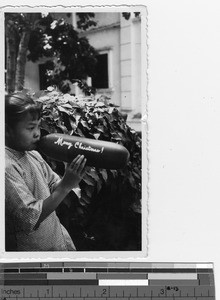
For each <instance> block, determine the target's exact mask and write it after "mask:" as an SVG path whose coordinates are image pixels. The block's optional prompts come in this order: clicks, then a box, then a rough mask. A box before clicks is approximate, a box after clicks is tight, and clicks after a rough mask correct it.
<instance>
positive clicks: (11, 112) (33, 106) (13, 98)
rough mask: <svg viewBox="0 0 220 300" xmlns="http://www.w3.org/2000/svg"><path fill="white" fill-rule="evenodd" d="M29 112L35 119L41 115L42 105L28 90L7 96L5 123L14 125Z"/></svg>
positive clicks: (10, 125)
mask: <svg viewBox="0 0 220 300" xmlns="http://www.w3.org/2000/svg"><path fill="white" fill-rule="evenodd" d="M28 113H30V114H31V115H32V116H33V118H34V119H40V117H41V105H40V104H39V103H37V102H36V101H35V100H34V99H33V98H32V96H31V95H30V94H29V93H28V92H22V91H21V92H15V93H13V94H8V95H6V96H5V123H6V124H7V125H8V126H9V127H14V126H15V125H16V124H17V123H18V122H19V121H21V120H22V119H23V118H24V117H25V116H26V115H27V114H28Z"/></svg>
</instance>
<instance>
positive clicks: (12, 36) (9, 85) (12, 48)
mask: <svg viewBox="0 0 220 300" xmlns="http://www.w3.org/2000/svg"><path fill="white" fill-rule="evenodd" d="M6 55H7V58H6V59H7V60H6V64H7V67H6V69H7V73H6V91H7V92H8V93H11V92H14V90H15V73H16V57H17V32H16V30H15V29H14V28H13V24H10V23H8V24H7V26H6Z"/></svg>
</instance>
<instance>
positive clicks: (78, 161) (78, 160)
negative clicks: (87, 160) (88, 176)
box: [70, 155, 84, 170]
mask: <svg viewBox="0 0 220 300" xmlns="http://www.w3.org/2000/svg"><path fill="white" fill-rule="evenodd" d="M83 159H84V155H77V157H76V158H74V159H73V161H72V162H71V163H70V168H71V169H74V170H77V169H78V167H79V166H80V164H81V162H82V161H83Z"/></svg>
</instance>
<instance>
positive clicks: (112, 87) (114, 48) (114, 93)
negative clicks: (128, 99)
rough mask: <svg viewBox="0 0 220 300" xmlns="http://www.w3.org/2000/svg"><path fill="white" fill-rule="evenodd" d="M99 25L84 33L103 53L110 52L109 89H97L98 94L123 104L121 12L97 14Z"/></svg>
mask: <svg viewBox="0 0 220 300" xmlns="http://www.w3.org/2000/svg"><path fill="white" fill-rule="evenodd" d="M95 19H96V20H97V27H96V28H93V29H91V30H88V31H86V32H85V33H82V35H85V36H86V37H87V38H88V40H89V43H90V44H91V45H92V46H93V47H94V48H95V49H96V50H97V51H98V52H99V53H100V54H101V53H103V52H108V54H109V89H100V90H97V92H98V94H105V95H108V96H110V97H111V100H112V102H114V103H115V104H117V105H121V99H120V98H121V96H120V94H121V71H120V64H119V62H120V47H119V45H120V22H119V21H120V15H119V13H117V14H116V13H109V14H106V13H104V14H102V13H97V14H95Z"/></svg>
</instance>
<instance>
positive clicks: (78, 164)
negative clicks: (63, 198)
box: [60, 155, 86, 192]
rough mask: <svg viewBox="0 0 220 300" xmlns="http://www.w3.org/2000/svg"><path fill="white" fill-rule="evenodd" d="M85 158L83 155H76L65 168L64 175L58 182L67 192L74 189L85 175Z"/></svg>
mask: <svg viewBox="0 0 220 300" xmlns="http://www.w3.org/2000/svg"><path fill="white" fill-rule="evenodd" d="M85 165H86V158H85V157H84V155H78V156H77V157H76V158H74V159H73V161H72V162H71V163H70V164H69V165H68V166H67V168H66V171H65V174H64V176H63V178H62V180H61V182H60V185H61V186H62V187H63V188H64V189H65V190H68V191H69V192H70V191H71V190H72V189H73V188H76V187H77V186H78V184H79V182H80V181H81V180H82V178H83V176H84V174H85Z"/></svg>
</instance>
